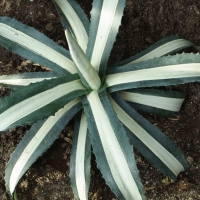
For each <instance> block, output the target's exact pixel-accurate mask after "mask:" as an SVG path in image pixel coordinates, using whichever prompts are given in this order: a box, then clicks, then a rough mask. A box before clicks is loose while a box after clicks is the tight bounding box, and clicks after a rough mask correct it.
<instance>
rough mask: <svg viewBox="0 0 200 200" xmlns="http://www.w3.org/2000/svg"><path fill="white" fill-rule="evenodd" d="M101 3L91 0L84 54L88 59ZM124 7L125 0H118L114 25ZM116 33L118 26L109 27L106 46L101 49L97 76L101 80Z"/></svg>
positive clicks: (94, 37)
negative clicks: (86, 46) (86, 45)
mask: <svg viewBox="0 0 200 200" xmlns="http://www.w3.org/2000/svg"><path fill="white" fill-rule="evenodd" d="M102 5H103V0H101V1H100V0H94V1H93V6H92V11H91V24H90V31H89V41H88V48H87V51H86V55H87V56H88V58H89V59H91V56H92V52H93V47H94V43H95V40H96V34H97V31H98V26H99V20H100V15H101V9H102ZM124 7H125V0H120V1H119V2H118V5H117V9H116V15H115V19H114V23H113V24H114V27H119V26H120V24H121V20H118V19H119V18H120V19H121V18H122V16H123V11H124ZM116 16H117V17H116ZM117 33H118V28H116V29H111V31H110V34H109V37H108V40H107V42H106V46H105V48H104V51H103V55H102V60H101V63H100V67H99V76H100V79H101V80H102V81H103V80H104V78H105V73H106V67H107V62H108V59H109V56H110V52H111V50H112V48H113V44H114V42H115V40H116V35H117Z"/></svg>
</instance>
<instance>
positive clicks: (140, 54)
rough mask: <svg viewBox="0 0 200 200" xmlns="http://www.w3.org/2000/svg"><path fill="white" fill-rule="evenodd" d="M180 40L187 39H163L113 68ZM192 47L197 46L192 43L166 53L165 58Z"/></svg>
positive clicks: (174, 36)
mask: <svg viewBox="0 0 200 200" xmlns="http://www.w3.org/2000/svg"><path fill="white" fill-rule="evenodd" d="M178 39H185V38H183V37H181V36H179V35H172V36H170V37H167V38H163V39H161V40H159V41H158V42H156V43H155V44H153V45H151V46H150V47H148V48H147V49H145V50H144V51H141V52H140V53H138V54H136V55H134V56H131V57H130V58H128V59H125V60H123V61H121V62H119V63H116V64H114V65H113V66H112V67H118V66H122V65H126V64H128V63H130V62H133V61H134V60H137V59H138V58H140V57H142V56H144V55H145V54H147V53H149V52H151V51H153V50H155V49H156V48H158V47H160V46H162V45H164V44H166V43H169V42H172V41H175V40H178ZM191 46H195V45H194V44H193V43H191V44H190V45H186V46H182V47H180V48H177V49H176V50H173V51H170V52H167V53H165V54H164V55H163V56H166V55H168V54H173V53H176V52H178V51H179V50H181V49H184V48H187V47H191Z"/></svg>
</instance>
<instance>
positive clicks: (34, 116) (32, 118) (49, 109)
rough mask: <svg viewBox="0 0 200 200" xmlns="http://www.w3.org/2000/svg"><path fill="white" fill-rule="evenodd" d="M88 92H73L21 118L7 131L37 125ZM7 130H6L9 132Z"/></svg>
mask: <svg viewBox="0 0 200 200" xmlns="http://www.w3.org/2000/svg"><path fill="white" fill-rule="evenodd" d="M85 94H86V91H85V90H84V91H83V90H76V91H73V92H71V93H69V94H67V95H65V96H63V97H62V98H59V99H58V100H56V101H54V102H52V103H50V104H47V105H46V106H44V107H42V108H41V109H38V110H36V111H35V112H32V113H31V114H29V115H27V116H25V117H24V118H21V119H20V120H18V121H16V122H15V123H13V124H11V125H10V126H9V127H7V129H11V128H14V127H17V126H21V125H26V124H32V123H35V122H36V121H38V120H43V119H45V118H47V117H49V116H50V115H54V114H55V113H56V111H58V110H59V109H60V108H63V107H64V106H65V105H66V104H67V103H69V102H70V101H72V100H74V99H75V98H77V97H80V96H82V95H85ZM7 129H6V130H7Z"/></svg>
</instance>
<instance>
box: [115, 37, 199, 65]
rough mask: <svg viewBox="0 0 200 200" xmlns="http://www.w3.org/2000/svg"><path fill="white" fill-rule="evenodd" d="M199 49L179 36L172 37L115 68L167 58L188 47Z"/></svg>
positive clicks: (162, 40)
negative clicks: (162, 57)
mask: <svg viewBox="0 0 200 200" xmlns="http://www.w3.org/2000/svg"><path fill="white" fill-rule="evenodd" d="M192 46H193V47H195V48H197V47H196V46H195V45H194V44H193V43H192V42H190V41H188V40H186V39H184V38H182V37H180V36H178V35H174V36H170V37H167V38H164V39H161V40H159V41H158V42H156V43H155V44H153V45H151V46H150V47H148V48H147V49H145V50H144V51H142V52H140V53H138V54H136V55H134V56H132V57H130V58H128V59H126V60H123V61H121V62H119V63H116V64H115V65H114V66H122V65H126V64H131V63H138V62H142V61H145V60H150V59H153V58H159V57H161V56H166V55H168V54H172V53H176V52H178V51H179V50H181V49H184V48H188V47H192Z"/></svg>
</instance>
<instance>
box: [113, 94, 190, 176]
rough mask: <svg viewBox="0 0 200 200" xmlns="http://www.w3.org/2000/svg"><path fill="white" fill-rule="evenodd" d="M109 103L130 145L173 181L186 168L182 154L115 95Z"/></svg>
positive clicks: (186, 164) (165, 137)
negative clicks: (121, 124) (124, 128)
mask: <svg viewBox="0 0 200 200" xmlns="http://www.w3.org/2000/svg"><path fill="white" fill-rule="evenodd" d="M110 101H111V103H112V105H113V108H114V110H115V112H116V113H117V116H118V118H119V120H120V121H121V122H122V123H123V124H124V126H125V127H126V132H127V134H128V136H129V138H130V141H131V143H132V144H133V145H134V146H135V147H136V148H137V149H138V151H139V152H140V153H141V154H142V155H143V156H144V157H145V158H146V159H147V160H148V161H149V162H150V163H151V164H152V165H153V166H155V167H156V168H158V169H159V170H161V171H162V172H163V173H164V174H166V175H167V176H169V177H171V178H173V179H176V177H177V175H178V174H179V173H180V172H181V171H184V170H185V169H187V168H188V163H187V161H186V160H185V158H184V156H183V154H182V153H181V152H180V150H179V149H178V148H177V147H176V145H175V144H174V143H173V142H171V140H170V139H169V138H168V137H167V136H166V135H165V134H163V133H162V132H161V131H160V130H159V129H158V128H156V127H155V126H153V125H152V124H151V123H150V122H149V121H147V120H146V119H144V118H143V117H142V116H141V115H139V114H138V113H137V112H136V111H135V110H134V109H133V108H131V107H130V106H129V105H128V104H127V103H126V102H125V101H124V100H122V98H120V96H119V95H118V94H117V93H114V94H112V98H111V97H110Z"/></svg>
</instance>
